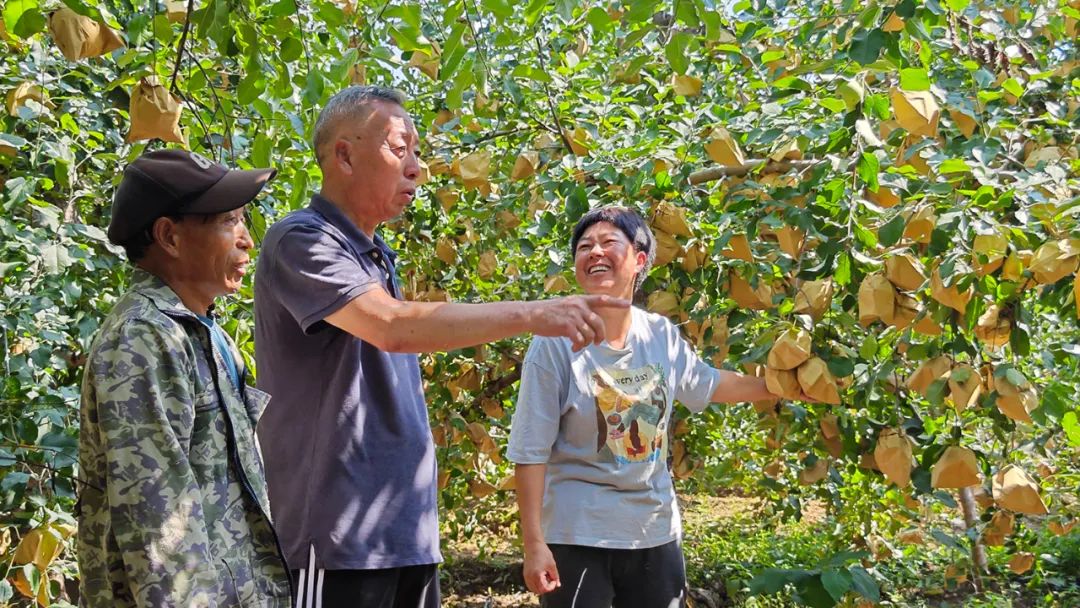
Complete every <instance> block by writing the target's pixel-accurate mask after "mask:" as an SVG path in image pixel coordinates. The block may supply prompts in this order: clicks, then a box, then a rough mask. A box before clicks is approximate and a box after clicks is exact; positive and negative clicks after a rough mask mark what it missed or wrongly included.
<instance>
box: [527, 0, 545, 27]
mask: <svg viewBox="0 0 1080 608" xmlns="http://www.w3.org/2000/svg"><path fill="white" fill-rule="evenodd" d="M547 7H548V2H547V0H532V1H531V2H529V5H528V6H526V7H525V25H528V26H529V27H532V26H534V25H536V22H537V21H538V20H539V19H540V15H541V13H543V12H544V9H545V8H547Z"/></svg>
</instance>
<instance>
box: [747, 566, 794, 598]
mask: <svg viewBox="0 0 1080 608" xmlns="http://www.w3.org/2000/svg"><path fill="white" fill-rule="evenodd" d="M808 576H810V573H809V572H807V571H806V570H782V569H779V568H766V569H765V570H763V571H761V572H760V573H759V574H757V575H756V576H754V578H752V579H750V582H749V583H748V584H747V586H748V587H749V588H750V595H763V594H764V595H771V594H773V593H777V592H779V591H780V590H781V589H783V588H784V587H785V586H787V585H790V584H794V583H797V582H799V581H801V580H803V579H805V578H806V577H808Z"/></svg>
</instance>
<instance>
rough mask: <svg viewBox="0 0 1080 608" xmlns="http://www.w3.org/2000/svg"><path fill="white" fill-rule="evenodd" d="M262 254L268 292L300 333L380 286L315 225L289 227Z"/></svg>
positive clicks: (343, 247) (344, 248)
mask: <svg viewBox="0 0 1080 608" xmlns="http://www.w3.org/2000/svg"><path fill="white" fill-rule="evenodd" d="M267 253H268V254H269V255H268V256H267V257H268V258H269V259H268V260H267V262H268V263H269V269H268V270H269V272H268V274H267V279H268V281H269V283H270V287H271V288H270V291H271V292H272V293H273V294H274V297H276V298H277V299H278V300H280V302H281V304H282V305H283V306H284V307H285V309H286V310H288V311H289V314H290V315H292V317H293V318H294V319H295V320H296V322H297V323H298V324H299V325H300V328H301V329H303V330H304V332H305V333H311V332H312V331H314V330H316V329H318V327H317V324H319V323H320V322H321V321H323V319H325V318H326V317H327V316H329V315H331V314H333V313H335V312H337V311H338V310H339V309H340V308H341V307H342V306H345V305H346V304H348V303H349V302H350V301H351V300H353V299H354V298H356V297H357V296H360V295H362V294H364V293H366V292H368V291H370V290H372V289H375V288H377V287H380V286H381V285H382V282H381V280H380V277H378V276H377V275H373V274H371V271H370V270H369V269H368V267H365V266H364V265H363V264H362V263H361V262H360V260H358V259H357V258H356V257H355V256H354V255H353V253H352V250H351V249H349V248H348V246H347V245H346V244H345V243H343V242H342V241H340V240H338V239H336V238H335V237H333V236H332V235H330V234H329V233H327V232H325V231H323V230H320V229H319V228H318V227H315V226H293V227H290V228H289V229H288V230H287V231H286V232H285V233H284V234H282V235H281V237H280V238H279V239H278V240H277V242H276V243H275V244H274V247H273V251H271V252H267ZM264 255H265V254H264Z"/></svg>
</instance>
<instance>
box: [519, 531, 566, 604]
mask: <svg viewBox="0 0 1080 608" xmlns="http://www.w3.org/2000/svg"><path fill="white" fill-rule="evenodd" d="M524 574H525V586H526V587H528V588H529V591H532V592H533V593H537V594H540V595H543V594H545V593H548V592H551V591H554V590H555V589H556V588H558V587H560V586H561V585H562V583H560V582H559V570H558V569H557V568H556V567H555V556H554V555H552V554H551V549H549V548H548V546H547V543H544V542H538V543H535V544H533V545H531V546H526V547H525V568H524Z"/></svg>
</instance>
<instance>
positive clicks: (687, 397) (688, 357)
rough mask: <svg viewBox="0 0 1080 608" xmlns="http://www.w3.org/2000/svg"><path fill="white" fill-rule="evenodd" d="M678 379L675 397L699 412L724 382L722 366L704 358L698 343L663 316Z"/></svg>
mask: <svg viewBox="0 0 1080 608" xmlns="http://www.w3.org/2000/svg"><path fill="white" fill-rule="evenodd" d="M663 322H664V324H665V326H666V327H665V329H666V333H667V342H668V344H669V350H670V353H671V362H672V374H673V376H674V379H675V399H676V400H678V401H679V402H680V403H682V404H683V405H685V406H686V407H687V409H689V410H690V411H692V412H694V413H697V412H700V411H702V410H704V409H705V408H706V407H708V406H709V403H710V402H711V401H712V394H713V393H714V392H715V391H716V387H717V385H718V384H720V370H718V369H716V368H714V367H713V366H711V365H709V364H708V363H706V362H705V361H702V359H701V357H699V356H698V354H697V351H696V350H694V347H693V346H692V345H691V344H690V343H689V342H687V341H686V339H684V338H683V337H682V335H681V334H680V333H679V330H678V328H676V327H675V325H674V324H672V323H671V322H670V321H668V320H667V319H664V320H663Z"/></svg>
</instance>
